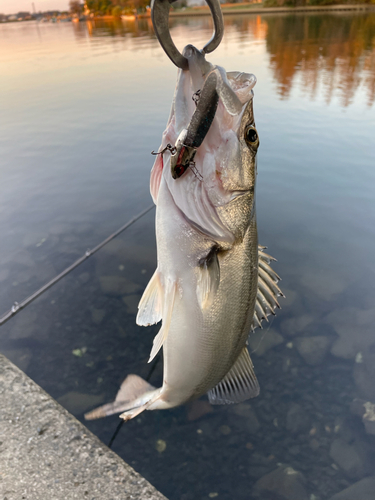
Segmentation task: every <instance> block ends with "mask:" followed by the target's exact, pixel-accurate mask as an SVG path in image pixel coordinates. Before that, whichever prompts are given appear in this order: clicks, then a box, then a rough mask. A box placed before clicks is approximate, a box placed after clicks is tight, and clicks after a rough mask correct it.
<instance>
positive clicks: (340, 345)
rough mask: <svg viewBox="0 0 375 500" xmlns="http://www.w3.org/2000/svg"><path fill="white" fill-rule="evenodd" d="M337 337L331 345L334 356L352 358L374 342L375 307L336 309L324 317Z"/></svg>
mask: <svg viewBox="0 0 375 500" xmlns="http://www.w3.org/2000/svg"><path fill="white" fill-rule="evenodd" d="M326 321H327V322H328V323H329V324H330V325H331V326H332V327H333V328H334V330H335V331H336V333H337V335H338V336H339V338H338V339H337V340H336V341H335V343H334V344H333V346H332V349H331V352H332V354H333V355H334V356H337V357H339V358H344V359H354V358H355V357H356V355H357V354H358V353H359V352H365V351H366V350H367V349H368V348H369V347H370V346H371V345H372V344H374V342H375V339H374V323H375V309H373V308H371V309H367V310H363V309H358V308H355V307H350V308H346V309H337V310H336V311H333V312H332V313H330V314H329V315H328V316H327V317H326Z"/></svg>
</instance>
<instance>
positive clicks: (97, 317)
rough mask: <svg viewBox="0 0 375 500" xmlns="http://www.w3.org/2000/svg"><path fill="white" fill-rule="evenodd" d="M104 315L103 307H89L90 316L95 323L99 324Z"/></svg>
mask: <svg viewBox="0 0 375 500" xmlns="http://www.w3.org/2000/svg"><path fill="white" fill-rule="evenodd" d="M104 316H105V309H91V318H92V320H93V322H94V323H95V324H96V325H100V323H101V322H102V321H103V319H104Z"/></svg>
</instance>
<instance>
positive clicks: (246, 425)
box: [230, 403, 260, 434]
mask: <svg viewBox="0 0 375 500" xmlns="http://www.w3.org/2000/svg"><path fill="white" fill-rule="evenodd" d="M230 410H231V411H232V412H233V413H234V414H235V415H238V416H239V417H243V420H242V422H241V427H242V428H243V429H244V430H246V431H247V432H248V433H249V434H257V432H258V431H259V429H260V423H259V420H258V417H257V416H256V413H255V411H254V410H253V408H252V407H251V405H250V404H249V403H240V404H236V405H232V406H231V408H230Z"/></svg>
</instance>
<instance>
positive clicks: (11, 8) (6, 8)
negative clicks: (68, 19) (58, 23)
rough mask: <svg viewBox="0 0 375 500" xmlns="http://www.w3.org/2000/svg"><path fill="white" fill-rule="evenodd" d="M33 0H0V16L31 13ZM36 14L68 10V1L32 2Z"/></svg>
mask: <svg viewBox="0 0 375 500" xmlns="http://www.w3.org/2000/svg"><path fill="white" fill-rule="evenodd" d="M32 3H33V0H0V13H1V14H16V13H17V12H20V11H27V12H32V11H33V7H32ZM34 4H35V10H36V11H37V12H39V11H40V10H41V11H44V10H54V9H56V10H69V0H34Z"/></svg>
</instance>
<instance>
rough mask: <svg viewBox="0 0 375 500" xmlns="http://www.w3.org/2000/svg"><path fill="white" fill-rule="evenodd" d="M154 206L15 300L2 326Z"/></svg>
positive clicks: (152, 206)
mask: <svg viewBox="0 0 375 500" xmlns="http://www.w3.org/2000/svg"><path fill="white" fill-rule="evenodd" d="M154 207H155V205H150V206H149V207H147V208H146V209H145V210H143V211H142V212H140V213H139V214H138V215H136V216H135V217H133V218H132V219H130V220H129V221H128V222H127V223H126V224H124V225H123V226H122V227H120V229H118V230H117V231H115V232H114V233H113V234H111V235H110V236H108V238H106V239H105V240H104V241H102V242H101V243H99V245H97V246H96V247H94V248H93V249H92V250H86V252H85V253H84V255H82V257H80V258H79V259H78V260H76V261H75V262H74V263H73V264H71V265H70V266H69V267H67V268H66V269H65V270H64V271H63V272H62V273H60V274H58V275H57V276H56V277H55V278H53V279H52V280H51V281H49V282H48V283H46V284H45V285H43V286H42V287H41V288H39V290H37V291H36V292H34V293H33V294H31V295H30V296H29V297H27V298H26V299H24V300H23V301H22V302H20V303H18V302H15V303H14V304H13V306H12V308H11V309H10V310H9V311H8V312H6V313H5V314H3V315H2V316H1V317H0V326H2V325H3V324H4V323H6V322H7V321H8V320H10V319H11V318H13V316H15V315H16V314H17V313H19V312H20V311H21V310H22V309H24V308H25V307H26V306H28V305H29V304H30V303H31V302H33V301H34V300H35V299H37V298H38V297H40V296H41V295H42V294H43V293H44V292H46V291H47V290H48V289H49V288H51V286H53V285H55V284H56V283H57V282H58V281H60V280H61V279H62V278H64V277H65V276H66V275H67V274H69V273H70V272H71V271H73V269H75V268H76V267H78V266H79V265H80V264H82V262H84V261H85V260H87V259H88V258H89V257H91V256H92V255H94V253H96V252H97V251H98V250H100V249H101V248H103V247H104V245H106V244H107V243H109V242H110V241H112V240H113V239H114V238H116V236H118V235H119V234H121V233H122V232H123V231H125V229H128V227H130V226H132V225H133V224H134V223H135V222H137V221H138V220H139V219H141V218H142V217H143V216H144V215H146V214H147V213H148V212H150V210H152V209H153V208H154Z"/></svg>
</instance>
